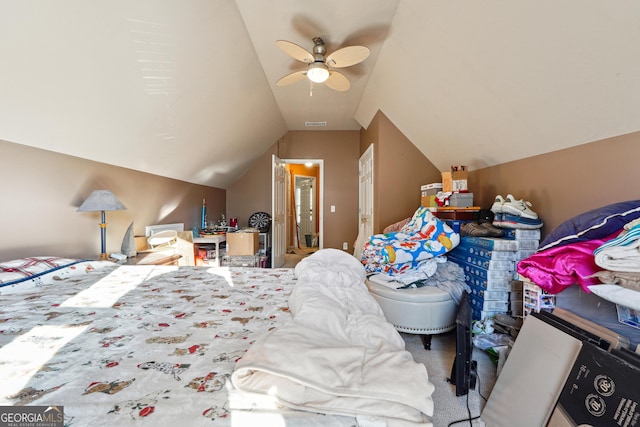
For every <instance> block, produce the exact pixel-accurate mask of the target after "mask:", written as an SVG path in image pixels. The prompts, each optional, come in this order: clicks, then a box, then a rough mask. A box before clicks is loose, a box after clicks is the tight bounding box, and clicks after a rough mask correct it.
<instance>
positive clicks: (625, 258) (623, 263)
mask: <svg viewBox="0 0 640 427" xmlns="http://www.w3.org/2000/svg"><path fill="white" fill-rule="evenodd" d="M594 259H595V263H596V265H598V266H599V267H602V268H604V269H605V270H611V271H625V272H632V273H638V272H640V240H634V241H632V242H630V243H628V244H626V245H620V246H615V245H614V246H610V247H607V248H603V249H602V250H600V251H597V252H595V255H594Z"/></svg>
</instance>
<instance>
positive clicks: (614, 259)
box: [517, 200, 640, 294]
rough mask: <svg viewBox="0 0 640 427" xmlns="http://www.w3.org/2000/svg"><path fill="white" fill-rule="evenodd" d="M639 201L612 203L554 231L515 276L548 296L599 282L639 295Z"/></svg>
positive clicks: (522, 263)
mask: <svg viewBox="0 0 640 427" xmlns="http://www.w3.org/2000/svg"><path fill="white" fill-rule="evenodd" d="M639 222H640V200H631V201H627V202H620V203H614V204H611V205H607V206H603V207H600V208H597V209H593V210H591V211H588V212H585V213H582V214H580V215H577V216H575V217H573V218H571V219H569V220H567V221H565V222H564V223H562V224H561V225H560V226H558V227H557V228H556V229H555V230H553V231H552V232H551V233H550V234H549V235H548V236H547V237H545V239H544V240H543V241H542V242H541V243H540V247H539V248H538V250H537V252H536V253H535V254H533V255H531V256H530V257H528V258H525V259H523V260H521V261H520V262H519V263H518V265H517V272H518V273H519V274H520V275H522V276H524V277H526V278H528V279H529V280H531V281H532V282H533V283H535V284H537V285H538V286H540V288H542V289H544V290H545V291H547V292H549V293H551V294H557V293H559V292H561V291H563V290H564V289H565V288H567V287H568V286H571V285H573V284H579V285H580V286H581V287H582V289H583V290H584V291H585V292H591V291H592V289H590V287H591V286H592V285H597V284H599V283H609V284H617V285H620V286H625V287H628V288H635V289H637V290H640V224H639Z"/></svg>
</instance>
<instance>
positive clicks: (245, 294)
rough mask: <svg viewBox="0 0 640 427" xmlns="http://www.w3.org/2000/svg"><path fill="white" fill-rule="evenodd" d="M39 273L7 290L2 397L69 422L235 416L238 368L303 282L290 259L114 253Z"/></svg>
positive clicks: (0, 343)
mask: <svg viewBox="0 0 640 427" xmlns="http://www.w3.org/2000/svg"><path fill="white" fill-rule="evenodd" d="M67 268H69V269H71V268H73V269H74V273H73V274H70V273H69V271H65V269H67ZM41 279H42V280H39V281H38V282H37V283H35V284H34V282H32V281H28V282H26V283H25V288H24V290H21V289H20V284H17V285H13V286H12V287H11V292H4V293H0V405H38V406H42V405H52V406H53V405H56V406H60V405H61V406H63V409H64V416H65V425H67V426H102V425H104V426H123V425H126V426H129V425H143V426H144V425H150V426H151V425H152V426H164V425H166V426H176V425H188V426H198V425H206V426H230V425H239V424H238V423H237V422H236V423H234V422H233V417H234V414H233V413H232V411H231V410H230V408H229V404H228V399H229V390H228V388H229V384H228V383H229V381H228V380H229V378H230V375H231V373H232V372H233V369H234V367H235V364H236V362H237V361H238V360H239V359H240V358H242V357H243V355H244V354H245V352H246V350H247V349H248V348H249V347H250V346H251V344H252V343H253V342H254V341H255V340H257V339H258V337H260V336H262V335H264V334H265V333H266V332H268V331H269V330H271V329H273V328H275V327H277V326H279V325H281V324H283V323H284V322H285V321H286V320H288V319H289V318H290V317H291V316H290V313H289V309H288V297H289V294H290V293H291V291H292V289H293V288H294V284H295V283H296V279H295V277H294V274H293V270H292V269H233V268H231V269H226V268H220V269H214V268H207V267H171V266H119V265H117V264H113V263H110V262H82V263H74V264H73V265H72V266H68V267H64V268H62V269H58V270H56V271H54V272H53V273H52V274H49V275H48V276H47V277H41ZM5 290H8V289H5ZM292 412H293V411H292ZM296 412H297V411H296ZM285 415H286V414H285ZM296 418H297V414H296V415H290V419H296ZM237 419H241V417H239V418H237ZM283 419H287V418H286V417H285V418H283ZM306 419H307V418H304V419H303V420H302V422H300V423H296V424H295V425H305V424H304V422H303V421H304V420H306ZM325 419H326V420H327V423H326V425H338V426H339V425H353V424H354V421H353V418H350V419H347V418H346V417H333V418H330V417H327V416H323V420H325ZM287 425H293V424H292V423H287ZM316 425H318V424H316Z"/></svg>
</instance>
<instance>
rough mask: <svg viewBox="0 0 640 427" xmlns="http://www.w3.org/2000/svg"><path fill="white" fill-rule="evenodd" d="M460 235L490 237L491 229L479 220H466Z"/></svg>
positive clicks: (461, 227)
mask: <svg viewBox="0 0 640 427" xmlns="http://www.w3.org/2000/svg"><path fill="white" fill-rule="evenodd" d="M460 235H462V236H473V237H489V230H487V229H486V228H484V227H482V226H481V225H480V224H478V223H477V222H465V223H464V224H462V225H461V226H460Z"/></svg>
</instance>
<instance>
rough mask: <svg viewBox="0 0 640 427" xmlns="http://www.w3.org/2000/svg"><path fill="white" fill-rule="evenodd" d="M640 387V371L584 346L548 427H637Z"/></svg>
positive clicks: (593, 348)
mask: <svg viewBox="0 0 640 427" xmlns="http://www.w3.org/2000/svg"><path fill="white" fill-rule="evenodd" d="M639 383H640V368H638V367H637V366H634V365H631V364H629V363H627V362H625V361H624V360H622V359H620V358H618V357H616V356H614V355H613V354H611V353H609V352H607V351H605V350H603V349H601V348H598V347H596V346H595V345H592V344H591V343H589V342H585V343H584V344H583V346H582V349H581V350H580V354H579V355H578V358H577V359H576V361H575V363H574V365H573V368H572V369H571V372H570V373H569V376H568V378H567V380H566V383H565V385H564V387H563V389H562V392H561V394H560V398H559V399H558V403H557V406H556V408H555V410H554V411H553V413H552V415H551V418H550V420H549V424H548V426H550V427H560V426H562V427H565V426H571V427H573V426H598V427H618V426H629V427H631V426H637V425H638V419H639V418H640V411H639V409H640V406H639V404H640V389H639V388H638V384H639Z"/></svg>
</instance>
